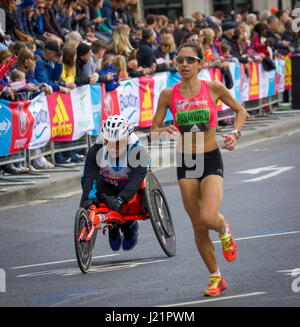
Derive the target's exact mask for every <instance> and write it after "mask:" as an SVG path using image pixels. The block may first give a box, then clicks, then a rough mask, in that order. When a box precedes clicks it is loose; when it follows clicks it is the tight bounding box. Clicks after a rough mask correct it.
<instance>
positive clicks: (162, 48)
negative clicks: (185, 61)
mask: <svg viewBox="0 0 300 327" xmlns="http://www.w3.org/2000/svg"><path fill="white" fill-rule="evenodd" d="M154 55H155V58H156V63H157V68H156V72H163V71H174V72H175V71H177V69H176V67H175V64H174V59H175V56H176V54H175V41H174V37H173V36H172V35H169V36H164V37H163V38H162V39H161V40H160V44H159V47H158V48H157V49H156V50H155V51H154Z"/></svg>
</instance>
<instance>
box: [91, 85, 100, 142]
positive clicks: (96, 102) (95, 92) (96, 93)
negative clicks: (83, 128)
mask: <svg viewBox="0 0 300 327" xmlns="http://www.w3.org/2000/svg"><path fill="white" fill-rule="evenodd" d="M90 90H91V99H92V111H93V118H94V125H95V129H94V130H93V131H92V136H98V135H99V129H100V122H101V107H102V106H101V104H102V94H101V87H100V84H93V85H90Z"/></svg>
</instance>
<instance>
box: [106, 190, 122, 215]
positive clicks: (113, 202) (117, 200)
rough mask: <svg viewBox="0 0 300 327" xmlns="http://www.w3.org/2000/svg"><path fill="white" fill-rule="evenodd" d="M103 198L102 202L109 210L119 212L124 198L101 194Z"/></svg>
mask: <svg viewBox="0 0 300 327" xmlns="http://www.w3.org/2000/svg"><path fill="white" fill-rule="evenodd" d="M102 196H103V198H104V202H105V203H106V205H107V206H108V208H109V209H110V210H114V211H118V212H120V211H121V210H122V208H123V205H124V204H125V203H124V200H123V199H122V198H121V197H119V196H118V197H117V196H112V195H111V196H107V195H104V194H103V195H102Z"/></svg>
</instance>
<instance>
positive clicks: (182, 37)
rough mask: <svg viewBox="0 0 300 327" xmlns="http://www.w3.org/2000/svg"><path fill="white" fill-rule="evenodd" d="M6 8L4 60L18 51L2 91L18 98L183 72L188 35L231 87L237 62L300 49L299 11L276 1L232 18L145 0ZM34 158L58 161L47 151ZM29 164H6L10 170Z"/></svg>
mask: <svg viewBox="0 0 300 327" xmlns="http://www.w3.org/2000/svg"><path fill="white" fill-rule="evenodd" d="M0 8H1V9H2V10H3V11H4V12H5V16H6V26H5V29H4V28H3V26H2V29H0V65H7V64H8V63H9V62H10V58H11V57H12V56H13V55H14V54H16V55H17V60H16V61H15V62H14V63H12V65H11V67H9V70H8V71H7V73H6V74H5V75H4V76H3V77H2V79H1V81H0V98H1V99H6V100H10V101H20V100H25V99H33V98H34V97H35V96H36V95H37V94H39V93H41V92H44V93H45V94H46V95H49V94H52V92H55V91H60V92H62V93H69V92H70V91H71V90H72V89H74V88H75V87H76V86H81V85H85V84H95V83H105V87H106V91H111V90H113V89H115V88H116V87H118V85H119V81H121V80H123V79H127V78H130V77H140V76H144V75H149V74H154V73H157V72H164V71H171V72H176V65H175V53H176V49H177V48H178V46H179V45H180V44H182V43H186V42H191V43H196V44H198V45H199V46H200V47H201V48H202V50H203V59H204V60H203V61H204V67H207V68H209V67H218V68H220V69H221V70H222V71H223V73H224V74H225V76H226V77H227V78H226V80H225V82H226V86H227V87H228V88H231V87H232V79H231V76H230V72H229V70H228V67H229V64H230V62H232V61H239V62H240V63H242V64H243V65H244V66H245V72H246V74H248V65H249V63H251V62H254V61H257V62H262V63H263V67H264V68H265V69H267V70H268V69H272V67H273V66H272V65H273V61H274V59H275V57H276V56H286V55H289V54H292V53H294V52H295V51H298V48H299V35H298V33H296V32H294V31H293V28H292V27H293V22H292V18H291V13H290V12H289V11H288V10H277V9H275V8H272V9H271V10H266V11H264V12H262V13H259V12H249V11H248V10H242V11H241V12H240V13H237V14H236V15H234V16H228V17H227V16H226V15H224V13H223V12H216V13H214V14H212V15H210V16H205V15H204V14H202V13H200V12H194V13H193V14H192V16H191V17H178V18H176V19H169V18H168V17H166V16H164V15H155V14H148V15H147V16H146V17H145V19H144V20H141V18H140V17H141V12H140V3H139V0H65V1H64V0H22V2H21V3H20V4H19V5H16V0H0ZM10 64H11V63H10ZM82 159H83V156H82V154H80V153H78V152H76V151H75V152H74V151H69V152H68V153H64V154H60V155H58V156H57V157H56V161H57V162H58V163H66V162H80V161H81V160H82ZM33 165H34V166H35V167H36V168H49V167H53V164H51V163H50V162H48V161H47V160H46V159H45V158H44V157H42V158H38V159H36V160H35V161H33ZM23 168H24V167H22V165H20V164H19V165H18V164H10V165H6V166H2V169H3V170H4V171H5V172H9V173H19V172H24V171H26V168H24V169H23Z"/></svg>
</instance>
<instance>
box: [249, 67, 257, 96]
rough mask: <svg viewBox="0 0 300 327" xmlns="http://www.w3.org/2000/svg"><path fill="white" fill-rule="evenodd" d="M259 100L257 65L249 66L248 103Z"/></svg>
mask: <svg viewBox="0 0 300 327" xmlns="http://www.w3.org/2000/svg"><path fill="white" fill-rule="evenodd" d="M258 99H259V68H258V63H256V62H253V63H250V64H249V98H248V100H249V101H253V100H258Z"/></svg>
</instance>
